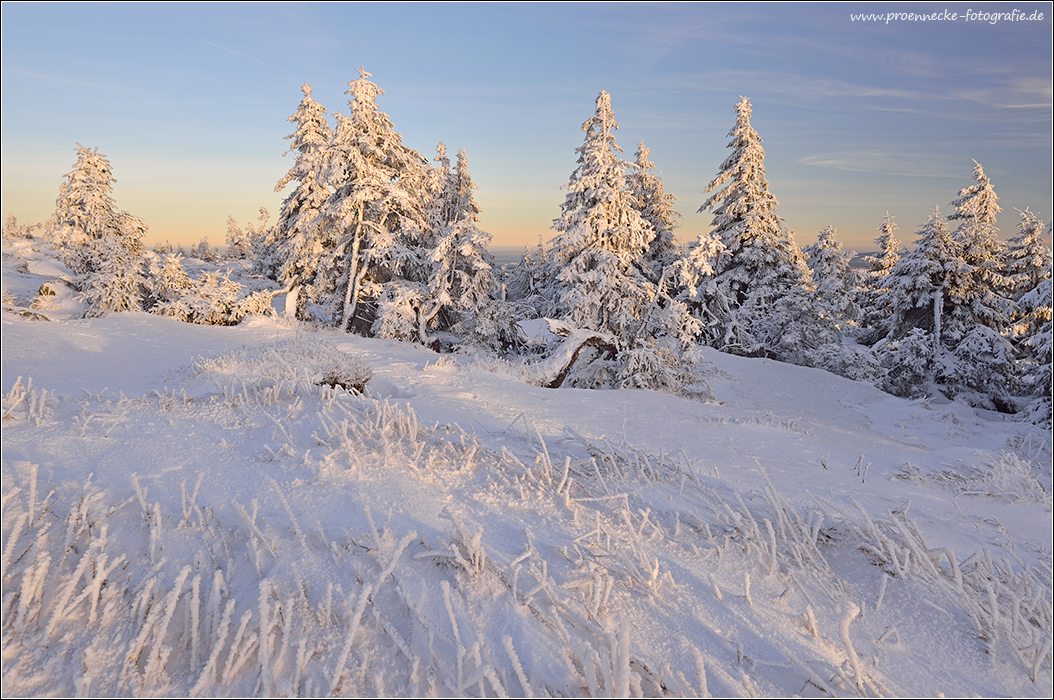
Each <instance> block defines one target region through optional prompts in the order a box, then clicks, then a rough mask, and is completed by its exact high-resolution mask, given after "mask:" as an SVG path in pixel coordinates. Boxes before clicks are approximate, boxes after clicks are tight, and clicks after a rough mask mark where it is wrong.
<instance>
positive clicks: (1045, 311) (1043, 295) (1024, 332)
mask: <svg viewBox="0 0 1054 700" xmlns="http://www.w3.org/2000/svg"><path fill="white" fill-rule="evenodd" d="M1050 279H1051V266H1050V265H1048V266H1047V269H1046V280H1044V281H1041V282H1040V283H1039V284H1037V285H1036V286H1035V287H1033V288H1032V290H1031V291H1029V292H1027V293H1026V294H1025V295H1024V296H1022V297H1021V299H1020V301H1019V302H1018V312H1019V315H1020V318H1021V320H1023V322H1022V323H1021V328H1020V335H1019V338H1018V339H1019V342H1020V345H1021V346H1022V347H1023V348H1024V349H1025V350H1026V354H1025V357H1024V359H1023V360H1022V365H1023V367H1022V369H1021V372H1020V373H1019V377H1020V380H1021V383H1022V387H1021V388H1022V391H1021V393H1022V394H1024V395H1025V396H1026V397H1028V399H1029V401H1028V405H1027V406H1026V408H1025V412H1026V414H1027V416H1028V418H1029V419H1030V420H1032V421H1033V422H1034V423H1038V424H1040V425H1043V426H1044V427H1046V428H1048V429H1049V428H1050V427H1051V392H1052V389H1054V385H1052V381H1054V378H1052V377H1054V375H1052V372H1051V361H1052V354H1054V330H1052V325H1054V324H1052V318H1054V314H1052V306H1054V301H1052V298H1051V297H1052V292H1051V289H1052V285H1051V281H1050Z"/></svg>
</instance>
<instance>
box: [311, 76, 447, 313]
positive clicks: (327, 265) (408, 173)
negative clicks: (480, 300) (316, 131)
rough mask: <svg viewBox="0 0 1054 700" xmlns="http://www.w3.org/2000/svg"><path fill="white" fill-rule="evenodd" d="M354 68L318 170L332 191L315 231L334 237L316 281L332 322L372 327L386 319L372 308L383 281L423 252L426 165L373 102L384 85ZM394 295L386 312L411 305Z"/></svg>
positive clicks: (401, 310) (398, 273) (399, 272)
mask: <svg viewBox="0 0 1054 700" xmlns="http://www.w3.org/2000/svg"><path fill="white" fill-rule="evenodd" d="M359 73H360V77H359V78H358V79H357V80H353V81H351V82H350V83H348V85H349V88H348V90H347V92H346V94H349V95H351V98H350V100H349V106H350V108H351V116H350V117H345V116H344V115H342V114H340V113H339V112H338V113H337V115H336V117H337V129H336V133H335V134H334V136H333V141H332V143H331V145H330V148H329V149H327V152H326V164H325V167H324V173H325V175H324V177H325V181H326V182H328V183H330V184H331V185H332V186H333V187H334V188H335V191H334V192H333V194H332V195H331V196H330V198H329V200H328V202H327V203H326V206H325V210H324V212H323V214H322V219H321V226H322V227H323V228H325V229H326V232H324V233H322V234H321V235H322V236H324V237H329V236H332V240H333V241H334V244H333V249H332V250H331V251H330V252H329V255H328V257H327V259H326V260H325V261H324V263H323V269H322V273H321V274H320V277H321V279H320V281H319V282H318V283H317V284H316V287H317V288H318V291H319V293H324V294H326V295H328V297H329V302H328V315H329V317H330V319H331V320H332V321H333V322H334V324H335V325H336V326H337V327H338V328H341V329H343V330H347V331H351V330H358V331H360V332H376V330H377V327H378V323H379V324H380V325H384V324H385V323H387V322H386V321H385V320H383V319H379V318H378V316H377V314H378V304H379V302H380V300H381V296H382V294H383V293H384V287H385V285H386V284H387V283H389V282H391V281H393V280H397V279H399V278H401V276H402V275H403V273H404V269H406V268H409V267H410V266H412V265H413V264H414V263H416V262H418V261H419V260H420V257H421V256H420V248H419V246H418V245H417V239H418V238H419V236H420V235H421V233H422V231H423V230H424V228H425V226H424V221H423V218H424V214H423V204H424V202H423V201H422V200H423V199H425V197H423V195H425V194H426V193H427V187H426V186H425V183H426V180H427V178H428V170H429V169H428V167H427V161H425V159H424V158H423V157H422V156H421V154H420V153H418V152H417V151H415V150H413V149H411V148H409V147H407V146H405V145H403V142H402V137H401V136H400V135H399V134H398V133H396V131H395V128H394V126H393V124H392V121H391V119H390V118H389V117H388V115H387V114H385V113H384V112H381V111H380V109H378V107H377V103H376V100H377V96H378V95H382V94H384V91H383V90H381V89H380V88H379V87H378V86H377V84H376V83H374V82H373V81H372V80H370V78H371V77H372V76H371V75H370V74H369V73H367V72H366V71H365V70H362V69H360V70H359ZM415 281H420V280H415ZM389 296H390V297H391V295H389ZM396 296H397V297H398V298H397V299H392V298H389V299H388V303H386V306H385V312H386V313H389V314H399V315H406V314H407V313H410V310H409V309H408V308H405V305H406V304H412V303H413V299H412V298H406V295H401V294H399V295H396Z"/></svg>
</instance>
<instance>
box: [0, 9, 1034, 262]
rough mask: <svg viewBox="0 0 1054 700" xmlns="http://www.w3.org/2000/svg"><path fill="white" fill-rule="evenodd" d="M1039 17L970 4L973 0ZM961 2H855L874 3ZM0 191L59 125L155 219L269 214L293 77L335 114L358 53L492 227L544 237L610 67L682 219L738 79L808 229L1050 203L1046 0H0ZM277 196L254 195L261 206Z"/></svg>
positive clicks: (49, 162)
mask: <svg viewBox="0 0 1054 700" xmlns="http://www.w3.org/2000/svg"><path fill="white" fill-rule="evenodd" d="M1014 9H1017V10H1019V11H1021V12H1022V13H1024V14H1025V15H1026V16H1028V15H1030V14H1032V13H1033V12H1037V11H1038V12H1042V13H1043V15H1044V17H1043V19H1042V20H1041V21H1006V20H1001V21H997V22H996V23H995V24H992V23H991V22H990V21H989V22H986V21H983V20H982V19H981V18H980V17H976V16H975V17H976V18H975V19H972V20H971V19H966V20H964V19H963V17H962V15H964V14H965V13H966V12H967V10H971V11H972V12H974V13H977V12H992V11H999V12H1010V11H1011V10H1014ZM944 10H948V11H949V12H956V13H958V14H959V15H960V18H959V19H958V20H956V21H928V22H907V21H892V22H889V23H883V22H877V23H876V22H861V21H856V22H854V21H851V18H850V14H851V13H853V14H856V13H873V12H883V13H884V12H894V11H903V12H920V11H924V12H939V11H944ZM2 12H3V25H2V26H3V48H2V51H3V64H2V73H3V86H2V90H3V104H2V150H3V159H2V163H3V217H4V218H6V217H7V216H8V215H9V214H15V215H16V216H18V218H19V220H20V221H23V222H25V221H29V222H35V221H42V220H43V219H45V218H46V217H47V216H48V215H49V214H50V213H51V211H52V210H53V209H54V201H55V196H56V195H57V192H58V187H59V184H60V183H61V181H62V178H63V175H64V174H65V173H67V172H68V171H69V170H70V167H71V165H72V164H73V162H74V160H75V154H74V147H75V144H76V143H77V142H80V143H82V144H84V145H85V146H97V147H98V148H99V150H100V151H101V152H102V153H104V154H106V155H107V156H108V157H109V158H110V162H111V164H112V165H113V169H114V174H115V176H116V178H117V184H116V186H115V197H116V200H117V203H118V206H120V207H121V208H122V209H126V210H128V211H130V212H131V213H133V214H136V215H138V216H141V217H143V218H144V219H145V220H146V222H147V224H148V225H149V226H150V240H151V241H155V240H165V239H167V240H170V241H172V242H177V241H178V242H183V243H192V242H196V241H197V240H199V239H200V238H201V237H202V236H208V237H209V240H210V241H211V242H212V243H213V244H216V243H222V241H223V236H224V232H225V229H226V218H227V215H228V214H230V215H233V216H234V217H235V218H236V219H237V220H239V221H240V222H241V223H242V224H243V225H244V223H245V222H247V221H250V220H254V219H255V218H256V215H257V209H258V208H259V207H260V206H261V205H263V206H266V207H268V208H269V209H270V210H271V212H272V216H273V217H275V216H277V212H278V209H279V206H280V203H281V199H282V197H283V195H284V194H285V193H279V194H276V193H275V192H274V191H273V190H274V185H275V182H277V181H278V179H279V178H281V177H282V175H283V174H284V173H285V172H286V170H287V169H288V168H289V167H290V165H291V163H292V156H286V157H284V158H283V156H282V154H283V153H284V152H285V150H286V147H287V144H288V142H287V141H285V140H283V137H284V136H285V135H286V134H288V133H289V132H290V129H291V125H290V124H289V123H288V122H287V121H286V119H287V117H288V116H289V115H290V114H292V113H293V111H294V110H295V109H296V106H297V103H298V102H299V101H300V99H301V93H300V86H301V85H302V84H303V83H305V82H308V83H311V85H312V86H313V88H314V97H315V99H316V100H318V101H319V102H320V103H322V104H323V105H325V106H326V108H327V109H328V110H329V111H330V113H331V114H332V113H333V112H336V111H338V110H340V111H342V112H344V113H347V97H346V96H345V95H344V94H343V93H344V90H345V89H346V88H347V82H348V81H349V80H352V79H354V78H355V77H356V76H357V73H356V69H357V68H359V67H360V66H364V67H365V68H366V70H368V71H369V72H370V73H372V74H373V76H374V80H375V81H376V82H377V84H378V85H379V86H380V87H381V88H382V89H383V90H385V93H386V94H385V95H383V96H381V97H380V98H379V100H378V103H379V105H380V107H381V109H382V110H384V111H385V112H387V113H388V114H389V115H390V116H391V118H392V121H393V122H394V124H395V127H396V129H397V130H398V131H399V132H400V133H401V134H402V135H403V138H404V142H405V143H406V144H407V145H409V146H411V147H412V148H415V149H417V150H418V151H420V152H421V153H423V154H424V155H426V156H427V157H429V158H431V157H433V155H434V153H435V146H436V144H437V143H438V142H439V141H444V142H445V143H446V145H447V146H448V148H449V149H450V150H451V152H452V153H453V152H455V151H456V150H457V149H458V148H464V149H466V151H467V154H468V158H469V166H470V171H471V173H472V176H473V178H474V180H475V182H476V184H477V185H478V187H479V190H478V192H477V199H478V201H479V203H480V206H481V207H482V209H483V227H484V228H485V229H486V230H488V231H489V232H490V233H492V234H493V236H494V243H495V244H496V245H523V244H525V243H535V242H537V240H538V238H539V236H543V237H544V238H546V239H548V238H549V237H550V236H551V235H552V232H551V231H550V230H549V226H550V225H551V223H552V220H553V219H555V218H556V217H557V216H558V215H559V206H560V203H561V202H562V201H563V194H564V193H563V192H562V191H561V189H560V188H561V186H562V185H564V184H565V183H566V182H567V180H568V177H569V175H570V174H571V171H572V170H573V169H574V167H575V154H574V149H575V148H576V147H577V146H579V145H580V144H581V141H582V132H581V130H580V128H581V124H582V123H583V122H584V121H585V120H586V119H588V118H589V117H590V116H591V115H592V113H593V109H594V102H595V99H596V95H597V93H598V92H599V91H601V90H607V91H608V92H609V93H611V97H612V105H613V108H614V111H615V117H616V119H617V120H618V121H619V122H620V124H621V128H620V129H619V131H618V132H617V138H618V141H619V144H620V145H621V146H622V147H623V148H624V149H625V154H624V155H625V157H626V158H627V159H632V157H633V153H634V151H635V150H636V143H637V142H638V141H641V140H643V141H644V142H645V143H646V144H647V145H648V147H649V148H650V149H651V152H652V160H653V162H654V163H655V164H656V166H657V167H658V169H659V170H660V171H661V173H662V176H663V180H664V182H665V185H666V189H667V191H668V192H671V193H673V194H675V195H676V196H677V197H678V200H679V203H678V209H679V211H680V212H681V214H682V215H683V219H682V222H681V228H680V229H679V233H680V235H681V237H682V238H685V239H690V238H694V237H695V236H696V235H697V234H698V233H699V232H700V231H701V230H705V229H706V228H708V227H709V223H710V218H711V217H710V215H709V214H699V213H697V212H696V210H697V209H698V208H699V206H700V205H701V204H702V202H703V201H704V199H705V198H704V197H703V196H702V194H701V191H702V189H703V188H704V187H705V186H706V184H707V182H709V181H710V179H712V178H713V177H714V175H715V174H716V172H717V168H718V166H719V165H720V163H721V161H722V160H723V159H724V158H725V156H726V155H727V149H726V145H727V140H728V139H727V132H728V130H729V128H731V126H732V124H733V121H734V113H733V107H734V105H735V103H736V102H737V101H738V98H739V96H740V95H744V96H747V97H749V98H750V100H751V102H752V104H753V107H754V118H753V125H754V127H755V128H756V129H757V130H758V132H759V133H760V135H761V137H762V139H763V140H764V142H765V148H766V169H767V173H768V178H769V183H770V188H771V190H772V192H773V194H774V195H775V196H776V198H777V199H779V200H780V202H781V206H780V209H779V213H780V215H781V216H783V217H784V219H785V220H786V221H787V224H788V226H790V227H791V228H792V229H793V230H794V231H795V233H796V237H797V240H798V241H799V243H801V244H803V245H804V244H807V243H810V242H812V241H814V240H815V238H816V234H817V232H818V231H819V230H820V229H821V228H822V227H824V226H826V225H832V226H835V227H836V228H837V229H838V232H839V238H840V239H841V240H843V241H844V242H845V243H846V245H847V246H848V247H851V248H855V249H857V250H869V249H871V248H872V247H873V243H872V241H873V239H874V238H875V236H877V235H878V234H877V230H876V229H877V227H878V225H879V223H880V221H881V217H882V216H883V215H884V214H885V213H886V211H887V210H888V211H889V213H890V214H892V215H894V216H895V217H896V220H897V223H898V224H899V225H900V229H901V230H900V234H901V238H902V240H905V241H907V242H909V243H910V242H912V241H913V240H914V232H915V230H916V228H917V227H918V225H919V224H921V223H922V222H923V221H924V220H925V218H926V215H927V213H928V211H929V210H930V209H932V208H933V207H934V206H936V205H939V206H940V207H941V208H942V211H945V212H948V211H950V207H949V202H951V200H952V199H954V198H955V196H956V193H957V192H958V190H959V189H960V188H962V187H965V186H967V185H969V184H971V170H972V167H973V163H972V159H976V160H978V161H979V162H981V163H982V164H983V165H984V166H985V170H986V172H987V173H988V174H989V176H990V177H991V179H992V181H993V183H994V185H995V188H996V191H997V192H998V194H999V195H1000V197H1001V204H1002V205H1003V208H1004V213H1003V214H1002V215H1001V216H1000V220H999V225H1000V228H1001V229H1002V232H1003V234H1004V236H1007V235H1012V234H1013V232H1014V230H1015V229H1016V226H1017V220H1018V217H1017V214H1016V212H1014V211H1013V208H1014V207H1017V208H1021V209H1023V208H1024V207H1026V206H1029V207H1031V209H1032V211H1034V212H1037V213H1038V214H1039V215H1040V217H1041V218H1043V219H1044V220H1048V221H1049V219H1050V217H1051V188H1052V183H1051V172H1052V167H1054V166H1052V159H1051V147H1052V143H1051V128H1052V117H1051V103H1052V97H1051V93H1052V81H1051V74H1052V73H1051V72H1052V66H1051V48H1052V22H1051V15H1052V14H1054V12H1052V8H1051V4H1050V3H1034V2H1024V3H1019V4H1008V3H986V4H963V3H947V4H937V3H911V4H899V3H892V4H891V3H852V4H823V5H820V4H752V5H749V4H748V5H735V6H733V5H726V4H722V3H714V4H693V3H678V4H669V5H667V4H650V3H649V4H630V3H620V4H610V5H608V4H603V3H592V4H555V3H547V4H528V3H524V4H486V3H479V4H397V3H392V4H384V3H367V4H336V3H332V4H326V5H313V4H296V5H293V4H283V3H266V4H252V3H247V4H211V3H203V4H134V3H126V4H120V5H118V4H90V3H79V4H53V3H40V4H36V3H4V4H3V10H2ZM272 220H273V219H272Z"/></svg>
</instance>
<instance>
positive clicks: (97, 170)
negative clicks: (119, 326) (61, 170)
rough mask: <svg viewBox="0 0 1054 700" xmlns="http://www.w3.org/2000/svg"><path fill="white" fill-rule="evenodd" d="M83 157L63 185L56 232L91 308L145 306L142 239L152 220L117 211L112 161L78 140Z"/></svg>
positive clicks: (100, 311) (95, 312)
mask: <svg viewBox="0 0 1054 700" xmlns="http://www.w3.org/2000/svg"><path fill="white" fill-rule="evenodd" d="M76 151H77V162H76V163H75V164H74V166H73V170H72V171H71V172H70V173H69V174H68V175H67V176H66V181H65V182H64V183H63V184H62V185H61V186H60V188H59V196H58V199H57V200H56V202H55V214H54V215H53V216H52V218H51V220H50V227H49V228H50V235H51V238H52V240H53V241H54V242H55V244H56V245H57V246H58V247H60V249H61V250H62V254H63V260H64V262H65V263H66V266H67V267H69V269H70V272H72V273H73V274H74V275H75V277H76V279H77V286H78V287H79V288H80V290H81V291H82V293H83V295H84V296H83V298H84V301H85V303H86V304H87V309H86V311H85V314H86V315H88V316H102V315H105V314H106V313H108V312H111V311H129V310H136V309H140V308H142V295H141V285H142V281H143V277H142V266H143V260H142V241H143V236H144V235H145V233H146V225H145V224H144V223H143V221H142V220H141V219H139V218H137V217H134V216H132V215H130V214H128V213H127V212H117V211H116V207H115V203H114V199H113V183H114V181H115V180H114V177H113V173H112V170H111V167H110V162H109V160H107V158H106V156H104V155H102V154H101V153H99V149H98V148H95V149H89V148H85V147H84V146H81V145H80V144H77V149H76Z"/></svg>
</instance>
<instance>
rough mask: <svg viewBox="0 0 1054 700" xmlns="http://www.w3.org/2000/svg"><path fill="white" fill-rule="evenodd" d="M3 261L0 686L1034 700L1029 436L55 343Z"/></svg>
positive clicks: (337, 353) (768, 390)
mask: <svg viewBox="0 0 1054 700" xmlns="http://www.w3.org/2000/svg"><path fill="white" fill-rule="evenodd" d="M19 253H20V251H19V250H15V251H13V252H11V251H10V249H9V247H8V244H7V242H6V241H5V258H4V268H3V292H4V311H3V315H2V323H3V326H2V328H3V377H2V383H3V384H2V392H3V394H4V399H3V479H2V487H3V542H2V546H3V608H2V613H0V614H2V625H3V692H4V695H5V696H8V695H20V696H25V695H36V696H40V695H67V696H69V695H73V694H78V695H188V694H190V695H204V696H210V697H212V696H216V695H219V696H238V695H328V694H335V695H385V696H434V695H439V696H453V695H468V696H482V695H487V696H505V695H508V696H536V695H541V696H545V695H555V696H565V695H569V696H594V697H595V696H612V695H613V696H628V695H638V696H639V695H645V696H658V695H673V696H682V695H684V696H699V695H702V696H705V695H707V694H711V695H713V696H743V695H760V696H788V695H801V696H826V695H836V696H843V695H849V696H857V695H866V696H877V695H881V696H889V695H892V696H903V697H923V696H931V695H936V694H944V695H948V696H967V695H975V694H976V695H981V696H1037V697H1039V696H1047V697H1049V696H1050V694H1051V689H1052V685H1051V678H1052V676H1051V639H1052V636H1051V635H1052V627H1051V607H1052V603H1051V532H1052V529H1051V514H1050V511H1051V497H1050V493H1051V466H1050V460H1051V436H1050V433H1049V432H1044V431H1042V430H1038V429H1036V428H1035V427H1034V426H1030V425H1028V424H1025V423H1021V422H1015V421H1013V420H1012V419H1010V418H1008V417H1005V416H1002V415H998V414H992V413H985V412H980V411H977V410H975V409H971V408H969V407H966V406H963V405H961V404H958V403H950V402H936V401H931V402H926V401H906V400H904V399H899V398H896V397H892V396H889V395H887V394H883V393H881V392H880V391H878V390H877V389H875V388H873V387H872V386H870V385H867V384H864V383H859V382H852V381H849V380H846V379H843V378H840V377H837V376H834V375H831V374H828V373H825V372H822V371H820V370H815V369H807V368H802V367H796V366H791V365H785V364H780V363H777V362H773V361H768V360H759V359H745V358H739V357H733V356H729V355H722V354H719V353H716V352H708V353H706V355H705V357H706V360H707V362H708V363H709V374H708V383H709V387H710V394H711V398H710V399H709V400H707V401H690V400H685V399H680V398H675V397H672V396H668V395H665V394H660V393H654V392H648V391H631V390H620V391H585V390H574V389H543V388H540V387H536V386H531V385H529V384H527V383H526V382H524V381H523V379H522V377H523V376H524V374H525V373H524V371H523V368H522V367H520V366H517V365H513V364H510V363H506V362H501V361H497V360H493V359H488V358H485V357H477V356H472V355H438V354H435V353H433V352H431V351H429V350H426V349H424V348H420V347H415V346H412V345H407V344H401V343H396V342H390V341H383V340H372V339H363V338H358V337H354V336H350V335H346V334H340V333H335V332H331V331H324V330H316V329H310V328H307V327H302V326H301V327H298V326H296V325H292V324H290V323H288V322H286V321H283V320H279V319H277V318H255V319H252V320H249V321H246V322H244V323H242V324H241V325H239V326H237V327H230V328H222V327H208V326H195V325H189V324H183V323H179V322H177V321H173V320H171V319H167V318H161V317H157V316H152V315H149V314H145V313H128V314H117V315H111V316H108V317H106V318H101V319H93V320H80V319H76V318H74V316H75V313H74V312H75V309H76V303H75V302H73V301H71V299H70V298H68V297H64V296H63V295H62V293H61V290H60V293H59V294H58V295H57V296H56V297H55V298H54V299H53V300H52V301H51V302H50V303H49V304H44V305H43V306H42V307H41V306H40V305H39V303H38V307H39V308H36V309H34V310H32V311H30V310H29V309H27V307H28V306H29V304H30V302H31V300H32V299H33V297H34V296H35V295H36V292H37V290H38V288H39V287H40V285H41V284H42V283H44V282H46V281H48V280H50V279H53V278H54V277H55V276H57V275H59V274H60V273H61V270H60V269H58V267H56V265H57V264H56V263H54V262H53V261H51V259H50V258H47V257H43V256H39V255H36V254H33V253H31V252H30V249H29V248H26V249H24V250H22V251H21V253H23V254H21V255H20V254H19ZM363 365H364V366H365V367H366V368H368V370H369V371H370V372H371V373H372V378H371V379H370V380H369V382H368V383H367V385H366V395H365V396H364V395H360V394H358V393H357V392H355V391H354V390H352V391H348V390H345V389H344V388H341V387H340V386H338V385H335V384H332V383H330V384H326V383H324V382H325V381H326V380H328V381H330V382H332V381H333V380H334V378H338V379H339V378H340V377H347V376H351V375H354V374H355V373H356V372H359V373H361V372H362V366H363Z"/></svg>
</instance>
